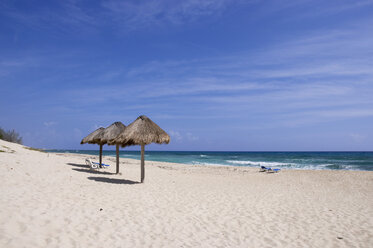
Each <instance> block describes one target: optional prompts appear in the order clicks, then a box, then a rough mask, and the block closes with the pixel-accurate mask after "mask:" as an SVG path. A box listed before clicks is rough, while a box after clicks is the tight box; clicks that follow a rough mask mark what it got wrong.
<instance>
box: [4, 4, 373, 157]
mask: <svg viewBox="0 0 373 248" xmlns="http://www.w3.org/2000/svg"><path fill="white" fill-rule="evenodd" d="M372 27H373V1H371V0H365V1H364V0H356V1H352V0H351V1H342V0H340V1H333V0H332V1H317V0H313V1H308V0H303V1H302V0H297V1H295V0H294V1H287V0H283V1H274V0H266V1H264V0H263V1H261V0H252V1H240V0H236V1H231V0H203V1H202V0H186V1H172V0H157V1H119V0H111V1H86V0H84V1H78V0H76V1H75V0H66V1H52V0H51V1H29V0H27V1H1V2H0V54H1V56H0V89H1V90H0V92H1V98H0V113H1V117H0V127H2V128H5V129H13V128H14V129H16V130H17V131H18V132H20V133H21V135H22V136H23V139H24V144H25V145H29V146H34V147H40V148H61V149H68V148H71V149H94V148H96V146H91V145H84V146H82V145H80V144H79V142H80V140H81V139H82V138H83V137H84V136H86V135H87V134H88V133H90V132H91V131H93V130H95V129H96V128H98V127H100V126H104V127H106V126H109V125H110V124H111V123H113V122H114V121H122V122H123V123H124V124H125V125H128V124H129V123H131V122H132V121H133V120H135V119H136V118H137V117H138V116H139V115H142V114H144V115H147V116H148V117H150V118H151V119H152V120H153V121H154V122H156V123H157V124H158V125H159V126H160V127H161V128H163V129H164V130H165V131H167V132H168V133H169V134H170V136H171V143H170V144H169V145H161V146H160V145H151V146H149V148H148V149H152V150H226V151H289V150H290V151H299V150H302V151H304V150H313V151H315V150H316V151H328V150H333V151H335V150H372V147H373V28H372ZM132 149H138V148H136V147H134V148H132Z"/></svg>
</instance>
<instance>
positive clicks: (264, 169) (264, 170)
mask: <svg viewBox="0 0 373 248" xmlns="http://www.w3.org/2000/svg"><path fill="white" fill-rule="evenodd" d="M267 170H268V168H267V167H265V166H260V171H259V172H266V171H267Z"/></svg>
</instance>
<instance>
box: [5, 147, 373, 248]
mask: <svg viewBox="0 0 373 248" xmlns="http://www.w3.org/2000/svg"><path fill="white" fill-rule="evenodd" d="M4 146H5V147H4ZM0 150H2V151H5V152H0V176H1V180H0V194H1V198H0V247H7V248H11V247H373V173H372V172H359V171H305V170H304V171H296V170H283V171H282V172H280V173H277V174H267V173H259V172H258V170H257V169H252V168H251V169H250V168H236V167H206V166H204V167H202V166H190V165H180V164H170V163H160V162H147V163H146V178H145V183H144V184H138V183H136V182H137V181H138V180H139V177H140V165H139V161H136V160H129V159H122V160H121V172H122V175H115V174H113V172H114V171H115V162H114V161H115V160H114V158H110V157H104V162H106V163H109V164H111V165H112V166H111V168H109V169H102V170H101V171H100V172H94V171H90V170H89V169H88V168H87V167H86V166H85V163H84V158H85V157H87V156H84V155H73V154H64V155H58V154H48V153H42V152H38V151H31V150H27V149H25V148H23V146H20V145H17V144H12V143H8V142H5V141H2V140H0ZM91 157H92V158H93V159H94V160H96V161H97V157H94V156H91ZM338 237H340V238H341V239H338Z"/></svg>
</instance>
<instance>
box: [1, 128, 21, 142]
mask: <svg viewBox="0 0 373 248" xmlns="http://www.w3.org/2000/svg"><path fill="white" fill-rule="evenodd" d="M0 139H2V140H5V141H9V142H13V143H18V144H22V137H21V136H20V134H19V133H18V132H16V131H15V130H14V129H13V130H8V131H6V130H4V129H2V128H1V127H0Z"/></svg>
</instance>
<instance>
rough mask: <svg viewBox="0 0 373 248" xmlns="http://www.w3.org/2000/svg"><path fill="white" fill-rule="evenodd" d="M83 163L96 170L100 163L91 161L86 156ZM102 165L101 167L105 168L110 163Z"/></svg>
mask: <svg viewBox="0 0 373 248" xmlns="http://www.w3.org/2000/svg"><path fill="white" fill-rule="evenodd" d="M85 163H86V164H87V165H88V166H89V168H91V169H92V170H96V169H100V163H96V162H92V161H91V160H90V159H89V158H87V159H86V160H85ZM101 165H102V167H101V168H106V167H108V166H110V165H108V164H101Z"/></svg>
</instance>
